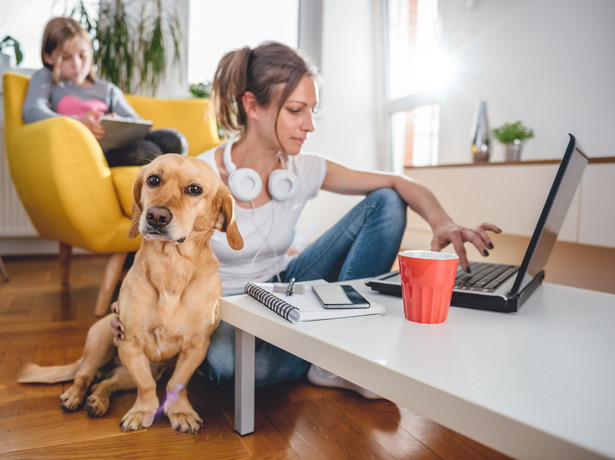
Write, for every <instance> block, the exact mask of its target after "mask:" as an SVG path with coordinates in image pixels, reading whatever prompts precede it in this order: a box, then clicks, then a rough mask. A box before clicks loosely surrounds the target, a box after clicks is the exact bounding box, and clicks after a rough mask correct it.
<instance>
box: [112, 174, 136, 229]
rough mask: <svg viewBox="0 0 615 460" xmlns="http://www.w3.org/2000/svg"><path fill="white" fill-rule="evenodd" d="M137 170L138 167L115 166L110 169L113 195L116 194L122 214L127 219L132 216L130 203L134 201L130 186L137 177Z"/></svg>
mask: <svg viewBox="0 0 615 460" xmlns="http://www.w3.org/2000/svg"><path fill="white" fill-rule="evenodd" d="M139 168H140V166H117V167H115V168H111V177H112V178H113V185H114V187H115V193H117V197H118V199H119V200H120V206H121V207H122V213H123V214H124V215H125V216H127V217H131V216H132V202H133V200H134V198H133V192H132V184H133V183H134V181H135V177H137V173H138V172H139Z"/></svg>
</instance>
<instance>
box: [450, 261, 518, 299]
mask: <svg viewBox="0 0 615 460" xmlns="http://www.w3.org/2000/svg"><path fill="white" fill-rule="evenodd" d="M470 269H471V271H472V273H471V274H469V273H466V272H464V271H463V269H462V268H461V265H459V267H458V268H457V276H456V278H455V289H464V290H467V291H479V292H493V291H495V290H496V289H497V288H498V286H500V284H502V283H503V282H504V281H506V280H507V279H508V278H509V277H510V276H511V275H514V274H515V273H516V272H517V271H518V270H519V267H518V266H516V265H500V264H489V263H484V262H471V263H470Z"/></svg>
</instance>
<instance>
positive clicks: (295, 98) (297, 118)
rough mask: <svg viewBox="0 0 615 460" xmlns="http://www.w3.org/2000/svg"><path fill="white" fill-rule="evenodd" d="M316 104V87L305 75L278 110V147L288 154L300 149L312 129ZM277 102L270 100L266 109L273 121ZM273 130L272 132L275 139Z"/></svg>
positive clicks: (296, 152) (294, 153)
mask: <svg viewBox="0 0 615 460" xmlns="http://www.w3.org/2000/svg"><path fill="white" fill-rule="evenodd" d="M317 104H318V89H317V87H316V84H315V82H314V79H313V78H312V77H310V76H307V75H306V76H305V77H303V78H302V79H301V81H300V82H299V84H298V85H297V87H296V88H295V90H294V91H293V92H292V93H291V94H290V96H288V99H286V102H284V105H282V108H281V110H280V113H279V115H278V121H277V139H279V143H280V144H281V145H279V147H281V149H282V151H283V152H285V153H286V154H288V155H297V154H298V153H299V152H300V151H301V147H302V146H303V143H304V142H305V140H306V139H307V137H308V134H309V133H311V132H312V131H314V120H313V115H314V110H315V108H316V105H317ZM277 110H278V103H277V102H275V101H274V102H272V103H271V104H270V105H269V107H268V108H267V111H268V112H269V116H270V117H272V121H273V122H275V117H276V115H277ZM275 134H276V133H275V131H274V133H273V136H274V139H275Z"/></svg>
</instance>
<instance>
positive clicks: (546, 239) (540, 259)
mask: <svg viewBox="0 0 615 460" xmlns="http://www.w3.org/2000/svg"><path fill="white" fill-rule="evenodd" d="M587 162H588V158H587V156H586V155H585V153H583V150H582V148H581V146H580V145H578V144H577V143H576V139H575V138H574V136H573V135H572V134H570V141H569V142H568V147H567V148H566V152H565V153H564V157H563V158H562V162H561V163H560V166H559V169H558V171H557V174H556V176H555V180H554V181H553V186H552V187H551V191H550V192H549V195H548V197H547V201H546V202H545V205H544V208H543V210H542V213H541V214H540V218H539V219H538V224H537V225H536V228H535V229H534V234H533V235H532V239H531V240H530V244H529V246H528V249H527V251H526V253H525V257H524V258H523V262H522V263H521V267H520V268H519V272H518V274H517V278H516V279H515V283H514V284H513V287H512V289H511V291H510V294H515V293H517V292H519V290H520V289H521V288H522V287H523V286H525V284H526V283H527V282H529V281H530V280H531V279H532V278H533V277H534V276H536V275H537V274H538V273H539V272H540V271H541V270H542V269H544V267H545V265H546V264H547V260H548V258H549V255H550V254H551V250H552V249H553V246H554V245H555V240H556V239H557V235H558V234H559V232H560V230H561V228H562V225H563V223H564V219H565V218H566V214H567V213H568V209H569V208H570V205H571V203H572V199H573V198H574V194H575V192H576V190H577V187H578V185H579V183H580V182H581V177H582V176H583V171H585V166H586V165H587Z"/></svg>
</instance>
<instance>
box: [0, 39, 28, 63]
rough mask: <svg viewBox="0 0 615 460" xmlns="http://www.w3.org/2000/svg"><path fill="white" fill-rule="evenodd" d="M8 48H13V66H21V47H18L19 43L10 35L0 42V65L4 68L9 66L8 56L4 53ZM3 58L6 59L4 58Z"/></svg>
mask: <svg viewBox="0 0 615 460" xmlns="http://www.w3.org/2000/svg"><path fill="white" fill-rule="evenodd" d="M8 48H13V54H14V55H15V65H19V64H21V61H23V53H22V52H21V46H20V45H19V42H18V41H17V40H15V39H14V38H13V37H11V36H10V35H6V36H5V37H4V38H3V39H2V40H1V41H0V54H2V61H0V64H2V65H3V66H6V67H8V66H9V64H10V55H8V54H6V53H5V52H4V50H5V49H8ZM4 56H7V57H6V58H5V57H4Z"/></svg>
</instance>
